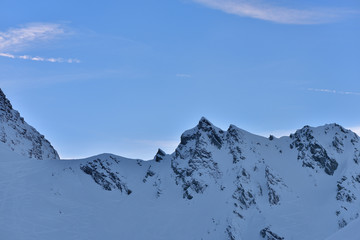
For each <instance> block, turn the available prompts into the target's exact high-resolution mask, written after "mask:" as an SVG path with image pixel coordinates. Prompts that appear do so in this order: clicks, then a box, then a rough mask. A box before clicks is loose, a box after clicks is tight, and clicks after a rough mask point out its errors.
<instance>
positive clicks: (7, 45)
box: [0, 23, 80, 63]
mask: <svg viewBox="0 0 360 240" xmlns="http://www.w3.org/2000/svg"><path fill="white" fill-rule="evenodd" d="M65 33H66V31H65V29H64V27H63V26H62V25H60V24H53V23H33V24H28V25H26V26H24V27H20V28H11V29H9V30H7V31H5V32H0V56H1V57H7V58H12V59H24V60H32V61H40V62H67V63H79V62H80V61H79V60H77V59H63V58H44V57H39V56H35V57H32V56H28V55H14V54H11V53H12V52H19V51H21V50H24V49H26V48H28V47H31V46H32V45H34V44H39V43H42V42H44V41H49V40H51V39H54V38H56V37H58V36H61V35H64V34H65Z"/></svg>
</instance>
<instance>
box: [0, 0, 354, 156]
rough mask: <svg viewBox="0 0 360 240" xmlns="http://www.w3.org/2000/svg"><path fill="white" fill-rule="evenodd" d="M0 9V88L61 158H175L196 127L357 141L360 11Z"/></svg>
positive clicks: (238, 2)
mask: <svg viewBox="0 0 360 240" xmlns="http://www.w3.org/2000/svg"><path fill="white" fill-rule="evenodd" d="M0 8H1V9H2V14H1V15H0V69H1V71H0V87H1V88H2V89H3V91H4V92H5V93H6V94H7V96H8V97H9V99H10V100H11V101H12V103H13V105H14V107H15V108H16V109H18V110H19V111H20V112H21V114H22V115H23V116H24V117H25V119H26V120H27V122H28V123H30V124H31V125H33V126H35V127H36V128H37V129H38V130H39V131H40V132H41V133H43V134H44V135H45V136H46V137H47V138H48V139H49V140H50V141H51V142H52V144H53V145H54V146H55V148H56V149H57V150H58V152H59V154H60V156H62V157H63V158H72V157H74V158H76V157H86V156H90V155H94V154H98V153H102V152H111V153H115V154H119V155H122V156H127V157H132V158H144V159H150V158H152V157H153V155H154V154H155V153H156V150H157V148H158V147H161V148H162V149H164V150H165V151H167V152H169V153H170V152H171V151H173V149H174V148H175V146H176V145H177V144H178V142H179V139H180V135H181V133H182V132H184V131H185V130H186V129H189V128H192V127H193V126H195V125H196V124H197V121H198V120H199V119H200V117H201V116H205V117H207V118H208V119H209V120H210V121H212V122H213V123H214V124H215V125H217V126H219V127H221V128H223V129H227V127H228V125H229V124H235V125H236V126H238V127H240V128H243V129H245V130H248V131H250V132H253V133H257V134H262V135H268V134H270V133H272V134H275V135H277V136H280V135H283V134H288V133H289V132H291V131H294V130H296V129H298V128H301V127H302V126H304V125H312V126H318V125H322V124H325V123H333V122H337V123H339V124H341V125H343V126H345V127H348V128H352V129H354V130H359V129H360V111H358V110H357V106H358V105H359V103H360V83H359V80H360V67H359V63H360V44H359V43H360V2H359V1H358V0H342V1H335V0H327V1H325V0H312V1H310V0H305V1H304V0H303V1H299V0H289V1H282V0H268V1H265V0H254V1H250V0H166V1H165V0H157V1H149V0H146V1H145V0H131V1H125V0H124V1H110V0H109V1H102V2H100V1H68V0H64V1H50V0H47V1H40V0H33V1H25V0H19V1H10V0H3V1H1V3H0ZM359 132H360V131H359Z"/></svg>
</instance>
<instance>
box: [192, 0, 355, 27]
mask: <svg viewBox="0 0 360 240" xmlns="http://www.w3.org/2000/svg"><path fill="white" fill-rule="evenodd" d="M193 1H195V2H197V3H200V4H203V5H205V6H207V7H210V8H213V9H218V10H221V11H223V12H226V13H229V14H235V15H239V16H243V17H251V18H257V19H261V20H266V21H271V22H276V23H283V24H320V23H327V22H332V21H335V20H337V19H339V18H341V17H343V16H344V15H345V14H347V13H349V11H345V10H340V9H323V8H317V9H296V8H289V7H283V6H276V5H271V4H270V3H269V1H267V2H266V3H265V2H264V1H263V0H259V1H251V0H193Z"/></svg>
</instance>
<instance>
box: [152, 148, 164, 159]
mask: <svg viewBox="0 0 360 240" xmlns="http://www.w3.org/2000/svg"><path fill="white" fill-rule="evenodd" d="M165 156H166V153H165V152H164V151H163V150H161V149H160V148H159V150H158V151H157V153H156V155H155V158H154V159H155V161H156V162H160V161H161V160H163V159H164V157H165Z"/></svg>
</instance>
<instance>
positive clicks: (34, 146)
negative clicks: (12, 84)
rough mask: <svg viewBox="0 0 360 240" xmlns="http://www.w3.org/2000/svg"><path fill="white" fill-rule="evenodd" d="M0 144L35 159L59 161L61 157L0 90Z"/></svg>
mask: <svg viewBox="0 0 360 240" xmlns="http://www.w3.org/2000/svg"><path fill="white" fill-rule="evenodd" d="M0 142H2V143H4V144H6V145H7V146H8V147H9V148H11V150H13V151H15V152H18V153H20V154H21V155H23V156H26V157H29V158H35V159H39V160H42V159H59V155H58V154H57V152H56V151H55V149H54V148H53V146H51V144H50V142H49V141H48V140H46V139H45V137H44V136H43V135H41V134H40V133H39V132H38V131H36V129H35V128H33V127H31V126H30V125H29V124H27V123H26V122H25V121H24V118H22V117H21V116H20V114H19V112H18V111H16V110H14V109H13V108H12V105H11V103H10V101H9V100H8V99H7V98H6V96H5V94H4V93H3V91H2V90H1V89H0Z"/></svg>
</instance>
